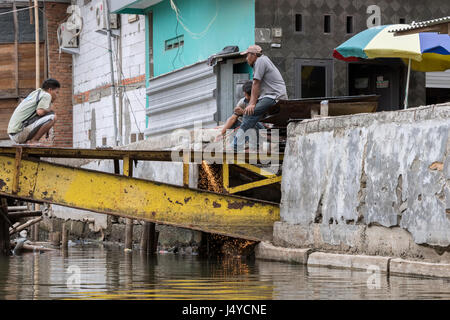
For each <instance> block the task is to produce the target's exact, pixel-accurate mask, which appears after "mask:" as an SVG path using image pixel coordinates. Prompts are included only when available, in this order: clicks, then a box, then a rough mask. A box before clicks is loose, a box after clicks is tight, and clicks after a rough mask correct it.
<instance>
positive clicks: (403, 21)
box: [398, 18, 406, 24]
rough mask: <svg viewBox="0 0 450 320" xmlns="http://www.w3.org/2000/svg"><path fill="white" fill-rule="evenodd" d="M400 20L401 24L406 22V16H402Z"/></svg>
mask: <svg viewBox="0 0 450 320" xmlns="http://www.w3.org/2000/svg"><path fill="white" fill-rule="evenodd" d="M398 22H399V23H400V24H406V19H405V18H400V19H399V20H398Z"/></svg>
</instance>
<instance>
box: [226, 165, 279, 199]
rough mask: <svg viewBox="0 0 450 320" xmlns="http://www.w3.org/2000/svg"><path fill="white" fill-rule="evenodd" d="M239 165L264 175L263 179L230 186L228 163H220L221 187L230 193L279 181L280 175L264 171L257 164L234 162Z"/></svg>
mask: <svg viewBox="0 0 450 320" xmlns="http://www.w3.org/2000/svg"><path fill="white" fill-rule="evenodd" d="M236 165H238V166H239V167H242V168H245V169H247V170H249V171H251V172H254V173H256V174H259V175H261V176H264V177H266V178H265V179H263V180H258V181H254V182H250V183H246V184H241V185H240V186H236V187H230V167H229V165H228V164H223V165H222V178H223V179H222V180H223V188H224V189H225V190H226V191H227V192H228V193H230V194H233V193H238V192H242V191H246V190H250V189H254V188H259V187H263V186H267V185H270V184H274V183H280V182H281V178H282V177H281V176H277V175H276V174H273V173H271V172H269V171H266V170H264V169H262V168H259V167H257V166H254V165H251V164H245V163H244V164H242V163H241V164H236Z"/></svg>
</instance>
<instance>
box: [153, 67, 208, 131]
mask: <svg viewBox="0 0 450 320" xmlns="http://www.w3.org/2000/svg"><path fill="white" fill-rule="evenodd" d="M216 88H217V75H216V74H215V71H214V68H213V67H210V66H208V65H207V63H206V61H201V62H198V63H196V64H194V65H191V66H187V67H185V68H182V69H179V70H177V71H174V72H171V73H167V74H164V75H161V76H159V77H156V78H154V79H151V80H150V85H149V87H148V88H147V95H148V96H149V101H150V103H149V108H148V109H147V116H148V119H149V120H148V128H147V130H146V131H145V134H146V135H147V136H158V135H162V134H168V133H170V132H172V131H174V130H176V129H182V128H185V129H192V128H193V127H194V122H196V121H202V126H203V127H204V128H205V127H214V126H216V125H217V122H216V121H215V120H214V114H215V113H216V112H217V99H216V95H215V92H216V91H215V90H216Z"/></svg>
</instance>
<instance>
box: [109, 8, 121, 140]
mask: <svg viewBox="0 0 450 320" xmlns="http://www.w3.org/2000/svg"><path fill="white" fill-rule="evenodd" d="M105 12H106V30H107V35H108V51H109V61H110V64H111V96H112V103H113V117H114V145H115V146H118V145H119V143H120V140H119V137H118V130H117V107H116V82H115V80H114V62H113V53H112V38H111V17H110V13H109V3H108V0H106V1H105Z"/></svg>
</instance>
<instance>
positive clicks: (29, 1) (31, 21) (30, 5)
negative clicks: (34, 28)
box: [28, 0, 34, 24]
mask: <svg viewBox="0 0 450 320" xmlns="http://www.w3.org/2000/svg"><path fill="white" fill-rule="evenodd" d="M28 5H29V7H30V24H33V23H34V19H33V8H32V6H33V1H32V0H28Z"/></svg>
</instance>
